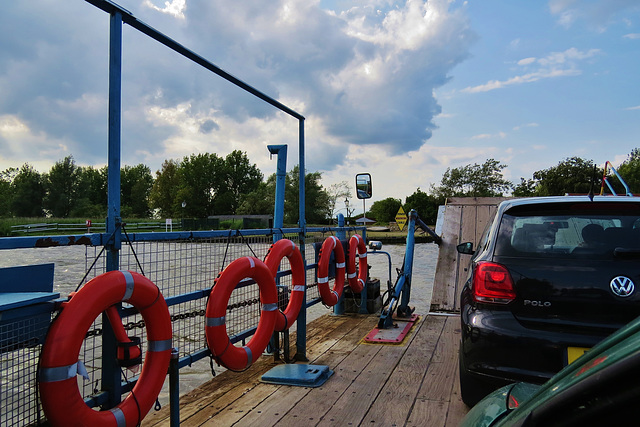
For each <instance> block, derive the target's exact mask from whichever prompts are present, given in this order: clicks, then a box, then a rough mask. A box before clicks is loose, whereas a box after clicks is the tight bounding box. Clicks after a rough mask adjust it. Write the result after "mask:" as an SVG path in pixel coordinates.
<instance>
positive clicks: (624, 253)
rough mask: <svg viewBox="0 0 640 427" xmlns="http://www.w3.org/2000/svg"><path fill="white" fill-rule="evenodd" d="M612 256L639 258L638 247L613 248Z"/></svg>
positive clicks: (639, 251) (639, 250)
mask: <svg viewBox="0 0 640 427" xmlns="http://www.w3.org/2000/svg"><path fill="white" fill-rule="evenodd" d="M613 256H615V257H616V258H622V259H635V258H640V249H636V248H615V249H614V250H613Z"/></svg>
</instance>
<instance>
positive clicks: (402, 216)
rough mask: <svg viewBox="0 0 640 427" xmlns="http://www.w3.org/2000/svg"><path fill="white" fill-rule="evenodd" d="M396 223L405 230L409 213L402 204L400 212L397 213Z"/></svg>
mask: <svg viewBox="0 0 640 427" xmlns="http://www.w3.org/2000/svg"><path fill="white" fill-rule="evenodd" d="M396 224H398V227H400V231H402V230H404V226H405V225H406V224H407V214H406V213H404V209H402V206H400V209H398V213H397V214H396Z"/></svg>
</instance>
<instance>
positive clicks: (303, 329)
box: [295, 118, 308, 362]
mask: <svg viewBox="0 0 640 427" xmlns="http://www.w3.org/2000/svg"><path fill="white" fill-rule="evenodd" d="M298 167H299V169H300V170H299V173H300V175H299V186H298V201H299V206H298V217H299V219H298V227H300V233H299V240H300V252H301V253H302V259H303V261H304V268H305V271H306V270H307V256H306V250H305V236H306V234H307V220H306V216H305V215H306V214H305V208H304V205H305V192H304V187H305V164H304V118H300V119H299V129H298ZM304 284H305V286H304V300H303V301H304V302H303V303H302V308H301V309H300V314H298V321H297V329H296V355H295V359H296V360H299V361H303V362H306V361H308V359H307V275H306V274H305V279H304Z"/></svg>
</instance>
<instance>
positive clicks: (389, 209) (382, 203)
mask: <svg viewBox="0 0 640 427" xmlns="http://www.w3.org/2000/svg"><path fill="white" fill-rule="evenodd" d="M400 206H402V202H401V201H400V199H394V198H393V197H387V198H386V199H383V200H378V201H376V202H373V205H371V209H369V212H370V213H371V216H372V217H373V218H374V219H375V220H376V221H377V222H381V223H386V222H391V221H395V218H396V214H397V213H398V210H399V209H400Z"/></svg>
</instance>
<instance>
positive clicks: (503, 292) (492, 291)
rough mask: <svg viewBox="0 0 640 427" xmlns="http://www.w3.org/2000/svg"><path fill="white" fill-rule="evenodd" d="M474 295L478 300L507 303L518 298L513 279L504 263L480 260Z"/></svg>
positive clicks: (475, 274) (474, 279)
mask: <svg viewBox="0 0 640 427" xmlns="http://www.w3.org/2000/svg"><path fill="white" fill-rule="evenodd" d="M473 297H474V299H475V300H476V301H478V302H485V303H486V302H488V303H497V304H507V303H509V302H511V301H513V300H514V299H515V298H516V292H515V290H514V289H513V280H511V275H510V274H509V270H507V268H506V267H505V266H504V265H501V264H495V263H493V262H479V263H478V265H477V266H476V269H475V273H474V275H473Z"/></svg>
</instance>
